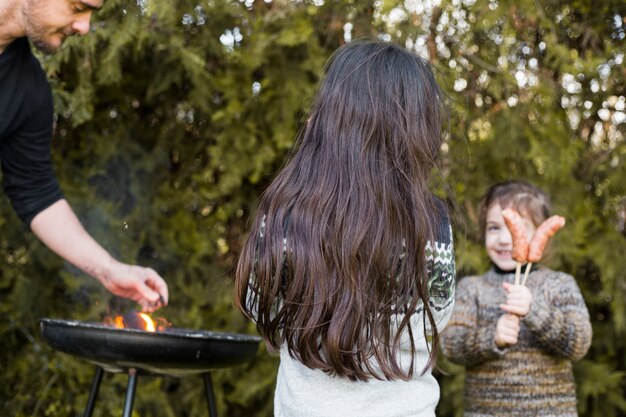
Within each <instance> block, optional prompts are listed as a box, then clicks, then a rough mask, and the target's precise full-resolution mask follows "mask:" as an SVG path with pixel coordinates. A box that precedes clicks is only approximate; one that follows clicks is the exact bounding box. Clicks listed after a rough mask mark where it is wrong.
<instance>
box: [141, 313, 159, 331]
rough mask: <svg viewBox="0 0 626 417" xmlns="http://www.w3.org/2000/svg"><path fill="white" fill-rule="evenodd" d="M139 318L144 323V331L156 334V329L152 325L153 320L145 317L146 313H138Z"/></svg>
mask: <svg viewBox="0 0 626 417" xmlns="http://www.w3.org/2000/svg"><path fill="white" fill-rule="evenodd" d="M139 317H141V318H142V319H143V321H144V323H145V326H146V328H145V330H147V331H149V332H156V328H155V325H154V320H152V318H151V317H150V316H149V315H147V314H146V313H139Z"/></svg>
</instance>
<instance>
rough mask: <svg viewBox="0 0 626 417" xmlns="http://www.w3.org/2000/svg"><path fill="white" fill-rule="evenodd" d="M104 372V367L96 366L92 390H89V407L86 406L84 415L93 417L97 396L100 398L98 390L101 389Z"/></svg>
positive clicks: (84, 416)
mask: <svg viewBox="0 0 626 417" xmlns="http://www.w3.org/2000/svg"><path fill="white" fill-rule="evenodd" d="M103 374H104V370H103V369H102V367H101V366H96V374H95V375H94V376H93V382H92V383H91V390H90V391H89V398H88V399H87V407H85V413H84V414H83V417H91V414H93V408H94V406H95V405H96V398H98V390H99V389H100V382H101V381H102V375H103Z"/></svg>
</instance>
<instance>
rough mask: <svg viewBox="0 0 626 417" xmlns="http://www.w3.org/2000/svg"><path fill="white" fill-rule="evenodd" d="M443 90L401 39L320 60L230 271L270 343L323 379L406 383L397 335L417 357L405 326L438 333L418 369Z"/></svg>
mask: <svg viewBox="0 0 626 417" xmlns="http://www.w3.org/2000/svg"><path fill="white" fill-rule="evenodd" d="M441 98H442V96H441V92H440V90H439V88H438V86H437V84H436V82H435V79H434V77H433V74H432V71H431V69H430V67H429V65H428V63H427V62H425V61H424V60H423V59H421V58H419V57H417V56H416V55H414V54H412V53H410V52H408V51H407V50H405V49H403V48H401V47H399V46H395V45H392V44H389V43H385V42H380V41H358V42H351V43H348V44H346V45H344V46H342V47H341V48H339V49H338V50H337V51H336V52H335V53H334V54H333V56H332V57H331V58H330V59H329V61H328V63H327V65H326V73H325V77H324V79H323V81H322V82H321V84H320V86H319V89H318V92H317V95H316V97H315V100H314V102H313V105H312V108H311V109H310V112H309V115H308V119H307V120H308V121H307V123H306V125H305V126H304V127H303V129H302V130H301V131H300V132H299V134H298V136H297V139H296V145H295V147H294V150H293V151H292V153H291V155H290V157H289V158H288V160H287V162H286V164H285V166H284V168H283V169H282V170H281V171H280V172H279V173H278V175H277V176H276V178H275V179H274V180H273V181H272V182H271V184H270V185H269V187H268V188H267V190H266V191H265V193H264V194H263V195H262V197H261V200H260V203H259V208H258V212H257V214H256V217H255V218H254V221H253V225H252V232H251V234H250V235H249V236H248V238H247V240H246V242H245V244H244V247H243V250H242V252H241V255H240V259H239V262H238V265H237V272H236V301H235V303H236V306H237V307H238V308H239V309H240V310H241V311H242V312H243V313H244V314H245V315H246V316H248V317H249V318H251V319H253V320H254V321H255V322H256V324H257V329H258V331H259V332H260V333H261V334H262V335H263V337H264V338H265V340H266V342H267V344H268V345H269V346H271V347H272V348H274V349H278V348H280V346H281V345H283V344H285V345H286V346H287V349H288V350H289V354H290V355H291V356H292V357H293V358H295V359H297V360H299V361H300V362H302V363H303V364H304V365H306V366H308V367H309V368H313V369H321V370H323V371H324V372H326V373H329V374H331V375H339V376H344V377H347V378H350V379H352V380H367V379H369V378H372V377H374V378H377V379H402V380H407V379H409V378H411V377H412V375H413V372H414V369H413V365H412V364H413V361H411V366H410V367H409V369H404V368H403V367H402V366H401V364H400V363H399V360H398V354H399V350H400V336H401V334H402V333H403V332H408V334H409V336H411V337H410V340H411V354H412V358H414V355H415V343H414V341H413V337H412V336H413V330H412V329H411V324H410V322H409V320H410V317H411V315H412V314H415V313H416V312H418V311H422V309H423V311H424V317H423V326H424V330H425V334H426V329H427V327H429V328H430V332H432V334H433V336H434V338H433V340H434V342H433V346H432V347H430V360H429V362H428V364H427V365H426V368H424V370H423V372H425V371H426V370H427V369H429V368H430V367H432V366H433V364H434V356H435V352H436V341H437V330H436V325H435V322H434V319H433V315H432V313H431V310H430V308H429V306H428V297H429V295H428V280H429V277H428V271H427V264H426V261H425V259H426V258H425V247H426V244H427V242H428V240H430V239H432V238H433V235H434V233H435V228H436V225H435V219H436V217H437V216H435V215H434V213H435V212H436V211H437V210H438V208H437V206H436V203H435V201H434V198H433V196H432V195H431V193H430V192H429V190H428V187H427V182H428V179H429V175H430V173H431V171H432V169H433V167H434V166H435V165H436V161H437V160H438V154H439V149H440V146H441V143H442V134H441V122H442V117H441V114H442V109H443V108H442V101H441ZM398 314H403V316H398ZM398 317H401V322H400V323H399V324H397V323H395V321H394V319H397V318H398ZM427 319H428V322H429V326H427V322H426V320H427ZM379 371H380V372H382V375H381V374H380V372H379Z"/></svg>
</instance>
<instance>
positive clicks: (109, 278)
mask: <svg viewBox="0 0 626 417" xmlns="http://www.w3.org/2000/svg"><path fill="white" fill-rule="evenodd" d="M96 279H98V280H99V281H100V282H101V283H102V285H103V286H104V287H105V288H106V289H107V290H109V292H111V293H112V294H115V295H117V296H119V297H124V298H129V299H131V300H134V301H136V302H137V303H138V304H139V305H140V306H141V309H142V310H143V311H145V312H149V313H150V312H153V311H155V310H156V309H158V308H160V307H163V306H166V305H167V302H168V297H169V294H168V290H167V284H166V283H165V281H164V280H163V278H161V276H160V275H159V274H157V273H156V271H154V270H153V269H152V268H144V267H141V266H137V265H128V264H124V263H121V262H117V261H113V263H112V265H111V268H109V269H107V270H106V271H103V273H102V274H100V275H99V276H96Z"/></svg>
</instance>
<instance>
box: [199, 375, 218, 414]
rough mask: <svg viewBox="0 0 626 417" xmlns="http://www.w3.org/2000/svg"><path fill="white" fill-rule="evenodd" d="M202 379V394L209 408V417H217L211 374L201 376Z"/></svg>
mask: <svg viewBox="0 0 626 417" xmlns="http://www.w3.org/2000/svg"><path fill="white" fill-rule="evenodd" d="M202 379H204V394H205V395H206V402H207V405H208V406H209V417H217V407H216V406H215V395H213V383H212V382H211V373H210V372H206V373H204V374H202Z"/></svg>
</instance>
